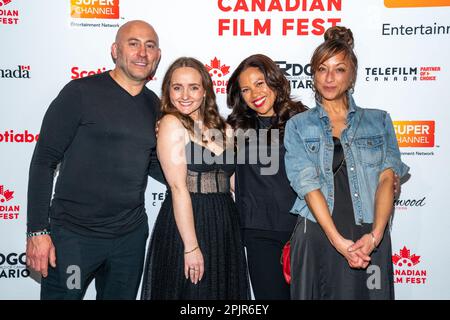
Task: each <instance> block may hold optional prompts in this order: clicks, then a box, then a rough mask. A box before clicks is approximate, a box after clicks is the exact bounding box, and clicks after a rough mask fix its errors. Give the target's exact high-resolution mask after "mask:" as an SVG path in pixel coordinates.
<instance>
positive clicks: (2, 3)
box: [0, 0, 20, 25]
mask: <svg viewBox="0 0 450 320" xmlns="http://www.w3.org/2000/svg"><path fill="white" fill-rule="evenodd" d="M11 2H12V0H0V25H2V24H3V25H5V24H6V25H16V24H18V23H19V21H20V13H19V10H17V9H13V8H11V7H10V6H7V5H9V4H10V3H11Z"/></svg>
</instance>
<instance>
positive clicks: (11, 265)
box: [0, 252, 30, 279]
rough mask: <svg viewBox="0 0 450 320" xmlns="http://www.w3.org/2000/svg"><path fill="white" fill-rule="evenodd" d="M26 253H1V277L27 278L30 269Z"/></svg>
mask: <svg viewBox="0 0 450 320" xmlns="http://www.w3.org/2000/svg"><path fill="white" fill-rule="evenodd" d="M26 261H27V258H26V254H25V252H23V253H15V252H13V253H0V279H3V278H6V279H9V278H27V277H29V276H30V271H29V270H28V269H27V267H26Z"/></svg>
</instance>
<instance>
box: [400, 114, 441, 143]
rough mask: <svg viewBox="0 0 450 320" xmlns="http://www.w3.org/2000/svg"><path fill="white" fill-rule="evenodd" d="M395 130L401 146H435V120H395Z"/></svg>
mask: <svg viewBox="0 0 450 320" xmlns="http://www.w3.org/2000/svg"><path fill="white" fill-rule="evenodd" d="M393 124H394V130H395V134H396V136H397V141H398V145H399V147H403V148H408V147H417V148H431V147H434V132H435V122H434V121H433V120H430V121H394V122H393Z"/></svg>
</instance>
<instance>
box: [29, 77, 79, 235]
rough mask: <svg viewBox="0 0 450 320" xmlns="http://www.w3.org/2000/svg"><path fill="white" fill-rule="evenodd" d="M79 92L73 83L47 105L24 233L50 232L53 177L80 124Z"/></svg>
mask: <svg viewBox="0 0 450 320" xmlns="http://www.w3.org/2000/svg"><path fill="white" fill-rule="evenodd" d="M80 94H81V91H80V89H79V87H78V85H77V84H76V83H75V82H74V81H72V82H70V83H68V84H67V85H66V86H65V87H64V88H63V89H62V90H61V92H60V93H59V95H58V96H57V97H56V98H55V100H53V102H52V103H51V104H50V106H49V108H48V110H47V112H46V114H45V116H44V120H43V121H42V126H41V131H40V134H39V139H38V142H37V144H36V147H35V149H34V153H33V157H32V159H31V164H30V173H29V178H28V205H27V207H28V208H27V231H28V232H34V231H39V230H42V229H48V228H49V208H50V200H51V196H52V190H53V177H54V174H55V170H56V167H57V165H58V163H60V162H61V160H62V159H63V157H64V152H65V151H66V149H67V148H68V147H69V145H70V144H71V142H72V140H73V138H74V136H75V134H76V131H77V128H78V124H79V122H80V119H81V116H82V112H81V96H80Z"/></svg>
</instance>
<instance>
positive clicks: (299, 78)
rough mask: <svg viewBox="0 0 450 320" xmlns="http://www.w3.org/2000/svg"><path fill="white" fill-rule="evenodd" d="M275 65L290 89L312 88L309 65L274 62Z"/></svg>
mask: <svg viewBox="0 0 450 320" xmlns="http://www.w3.org/2000/svg"><path fill="white" fill-rule="evenodd" d="M275 63H276V64H277V66H278V68H280V70H281V71H282V72H283V74H284V76H285V77H286V79H288V81H289V83H290V84H291V88H292V89H307V88H308V89H311V88H312V73H311V65H310V64H309V63H308V64H304V65H303V64H299V63H292V62H288V61H282V60H279V61H275Z"/></svg>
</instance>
